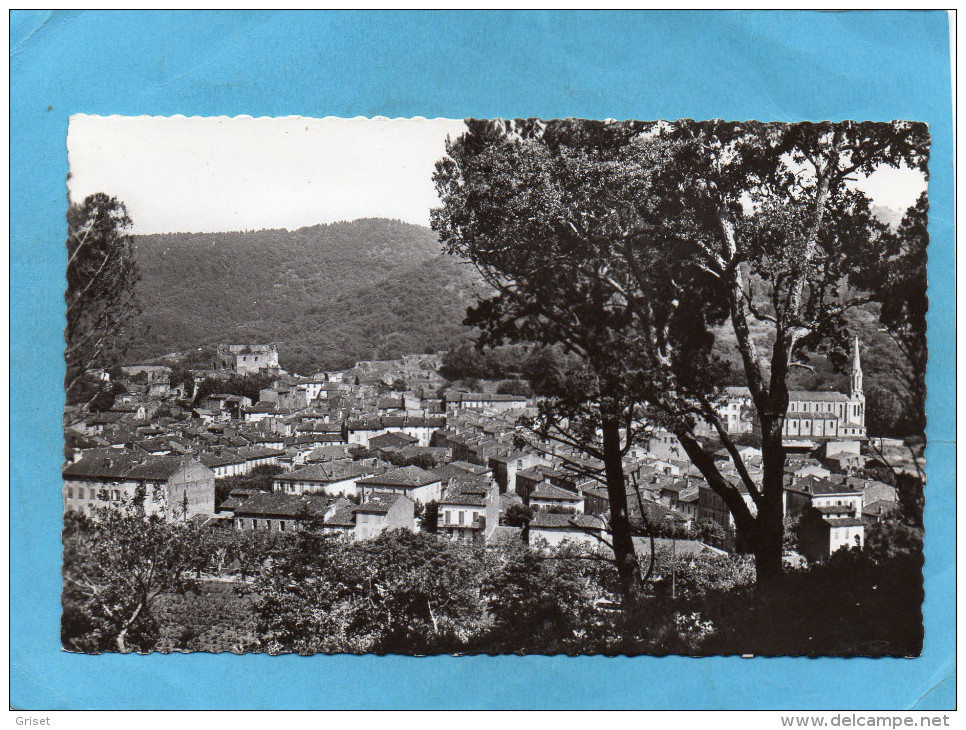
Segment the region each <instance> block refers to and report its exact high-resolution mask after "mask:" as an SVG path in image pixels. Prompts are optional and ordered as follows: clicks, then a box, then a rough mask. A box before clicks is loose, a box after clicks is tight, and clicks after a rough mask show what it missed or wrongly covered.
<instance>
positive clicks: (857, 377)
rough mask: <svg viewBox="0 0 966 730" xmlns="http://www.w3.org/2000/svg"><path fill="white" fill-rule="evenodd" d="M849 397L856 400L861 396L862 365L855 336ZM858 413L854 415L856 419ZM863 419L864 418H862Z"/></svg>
mask: <svg viewBox="0 0 966 730" xmlns="http://www.w3.org/2000/svg"><path fill="white" fill-rule="evenodd" d="M849 395H850V397H852V398H858V397H860V396H861V395H862V363H861V362H860V360H859V336H858V335H856V336H855V347H854V349H853V350H852V378H851V387H850V388H849ZM858 415H859V414H858V413H856V414H855V416H856V417H858ZM863 417H864V416H863Z"/></svg>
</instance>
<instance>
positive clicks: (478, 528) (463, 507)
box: [436, 475, 500, 543]
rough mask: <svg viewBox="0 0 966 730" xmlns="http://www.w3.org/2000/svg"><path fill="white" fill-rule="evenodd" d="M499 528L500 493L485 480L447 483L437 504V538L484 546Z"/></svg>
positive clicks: (463, 479)
mask: <svg viewBox="0 0 966 730" xmlns="http://www.w3.org/2000/svg"><path fill="white" fill-rule="evenodd" d="M499 524H500V493H499V490H498V489H497V487H496V484H495V483H494V482H492V480H490V479H488V478H487V477H480V476H471V475H467V476H466V477H464V478H459V477H454V478H452V479H450V480H449V482H448V484H447V487H446V492H445V494H444V495H443V497H442V498H441V499H440V500H439V518H438V520H437V528H436V531H437V534H439V535H443V536H446V537H448V538H450V539H451V540H456V541H462V542H476V543H484V542H487V541H488V540H489V539H490V536H491V535H492V534H493V531H494V530H495V529H496V528H497V527H498V526H499Z"/></svg>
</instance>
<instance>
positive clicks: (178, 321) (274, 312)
mask: <svg viewBox="0 0 966 730" xmlns="http://www.w3.org/2000/svg"><path fill="white" fill-rule="evenodd" d="M136 256H137V259H138V262H139V264H140V266H141V271H142V275H143V280H142V281H141V283H140V294H141V299H142V301H143V305H144V314H143V315H142V316H141V325H142V327H141V332H140V334H139V336H138V339H137V341H136V342H135V343H134V346H133V347H132V349H131V353H130V357H133V358H138V359H147V358H153V357H158V356H160V355H163V354H166V353H170V352H176V351H181V350H187V349H189V348H194V347H198V346H200V345H209V344H216V343H219V342H239V343H242V342H244V343H262V342H274V343H276V345H277V346H278V350H279V359H280V362H281V365H282V367H284V368H286V369H287V370H289V371H291V372H298V373H303V374H304V373H311V372H315V371H317V370H319V369H323V368H342V367H349V366H351V365H352V364H354V363H355V362H356V361H358V360H366V359H391V358H395V357H399V356H401V355H404V354H407V353H420V352H435V351H437V350H445V349H450V348H454V347H455V346H457V345H458V344H460V343H461V342H464V341H466V339H467V338H468V337H469V336H470V332H469V330H468V329H467V328H465V327H463V326H462V324H461V322H462V320H463V316H464V314H465V312H466V307H467V305H468V304H470V303H471V302H472V301H474V299H475V298H476V295H477V293H482V292H485V286H484V284H483V283H482V281H481V280H480V278H479V276H478V275H477V274H476V272H475V271H474V270H473V268H472V267H471V266H470V265H468V264H466V263H461V262H459V261H457V260H456V259H454V258H452V257H449V256H446V255H444V254H442V253H441V252H440V247H439V244H438V242H437V240H436V235H435V234H434V233H433V232H432V231H430V230H429V229H428V228H424V227H422V226H416V225H411V224H408V223H402V222H400V221H393V220H386V219H365V220H357V221H352V222H350V223H333V224H330V225H319V226H313V227H311V228H302V229H299V230H297V231H287V230H267V231H246V232H235V233H204V234H202V233H198V234H164V235H152V236H139V237H137V239H136ZM849 319H850V324H851V329H852V330H853V331H854V332H855V333H857V334H858V335H859V337H860V338H861V341H862V353H863V369H864V370H865V373H866V392H867V394H869V395H870V396H871V397H872V398H873V399H876V400H878V401H879V402H880V403H882V401H883V399H884V398H886V399H888V393H889V392H893V393H894V392H896V390H897V388H898V387H899V386H898V384H897V383H896V381H895V373H896V372H897V365H898V357H897V356H898V352H897V350H896V348H895V346H894V345H893V344H892V342H891V341H890V340H889V338H888V337H887V336H886V335H884V334H883V333H882V332H881V331H879V326H878V323H877V320H876V316H875V312H874V309H873V308H872V306H871V305H870V306H869V307H867V308H864V309H862V310H858V311H856V312H853V313H852V314H851V315H850V317H849ZM762 345H764V346H765V347H770V343H766V342H762ZM717 347H718V351H719V353H720V355H721V356H722V357H723V358H724V359H726V360H730V361H732V363H733V365H734V367H735V368H736V369H738V368H739V367H740V365H739V363H738V353H737V349H736V348H735V346H734V340H733V334H732V333H731V331H730V329H729V328H728V327H724V328H722V329H721V330H719V331H718V346H717ZM808 365H809V366H810V368H813V369H804V368H802V369H795V370H793V375H792V385H793V387H799V388H816V389H825V388H836V389H843V390H844V389H845V388H847V384H848V380H847V377H846V376H844V375H843V374H842V373H841V371H839V372H836V371H835V370H834V368H833V366H832V364H831V362H830V361H829V360H828V359H827V358H826V357H824V356H817V357H814V358H812V359H811V361H810V362H809V363H808ZM736 382H740V378H737V379H736ZM882 406H884V408H883V407H880V408H879V409H878V410H894V411H896V412H898V411H899V409H900V406H899V405H898V404H896V405H895V406H892V407H890V406H889V404H888V403H882Z"/></svg>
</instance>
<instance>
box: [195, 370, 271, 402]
mask: <svg viewBox="0 0 966 730" xmlns="http://www.w3.org/2000/svg"><path fill="white" fill-rule="evenodd" d="M274 380H275V376H273V375H271V374H269V373H251V374H249V375H231V376H230V377H228V378H225V379H224V380H222V379H220V378H205V379H204V380H202V381H201V382H200V383H198V388H197V389H196V390H195V395H194V399H193V400H192V405H194V406H198V405H199V404H200V403H201V402H202V401H203V400H204V399H205V398H207V397H208V396H209V395H212V394H213V393H218V394H228V395H243V396H245V397H247V398H251V400H252V403H255V402H257V401H258V393H259V391H260V390H262V389H263V388H269V387H271V385H272V383H273V382H274Z"/></svg>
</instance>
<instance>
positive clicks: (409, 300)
mask: <svg viewBox="0 0 966 730" xmlns="http://www.w3.org/2000/svg"><path fill="white" fill-rule="evenodd" d="M135 255H136V257H137V259H138V262H139V264H140V267H141V272H142V276H143V279H142V281H141V283H140V294H141V300H142V303H143V308H144V314H143V315H142V317H141V324H142V327H141V328H140V332H139V335H138V338H137V341H136V342H135V343H134V346H133V348H132V351H131V355H132V356H133V357H138V358H148V357H155V356H159V355H162V354H165V353H168V352H173V351H180V350H185V349H188V348H191V347H197V346H199V345H204V344H214V343H218V342H252V343H254V342H275V343H277V345H278V347H279V356H280V359H281V363H282V366H283V367H286V368H287V369H291V370H294V371H297V372H307V371H310V370H313V369H318V368H321V367H341V366H348V365H351V364H352V363H353V362H354V361H355V360H357V359H365V358H374V357H378V358H383V357H385V358H389V357H397V356H399V355H402V354H405V353H408V352H425V351H435V350H437V349H442V348H446V347H448V346H450V345H452V344H453V343H454V342H457V341H458V340H460V338H461V337H463V336H465V330H464V328H463V327H462V326H461V321H462V318H463V313H464V311H465V308H466V304H467V302H468V301H469V300H470V298H471V297H472V290H473V287H474V286H479V285H480V284H479V281H478V278H477V276H476V275H475V272H474V271H473V270H472V267H470V266H468V265H466V264H461V263H459V262H457V261H455V260H453V259H451V258H449V257H446V256H443V255H442V254H441V252H440V248H439V244H438V242H437V240H436V236H435V234H434V233H433V232H432V231H430V230H429V229H427V228H424V227H422V226H416V225H411V224H407V223H402V222H399V221H393V220H385V219H365V220H357V221H352V222H350V223H333V224H330V225H319V226H313V227H310V228H302V229H299V230H297V231H287V230H267V231H246V232H234V233H197V234H161V235H151V236H139V237H137V239H136V254H135Z"/></svg>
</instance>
